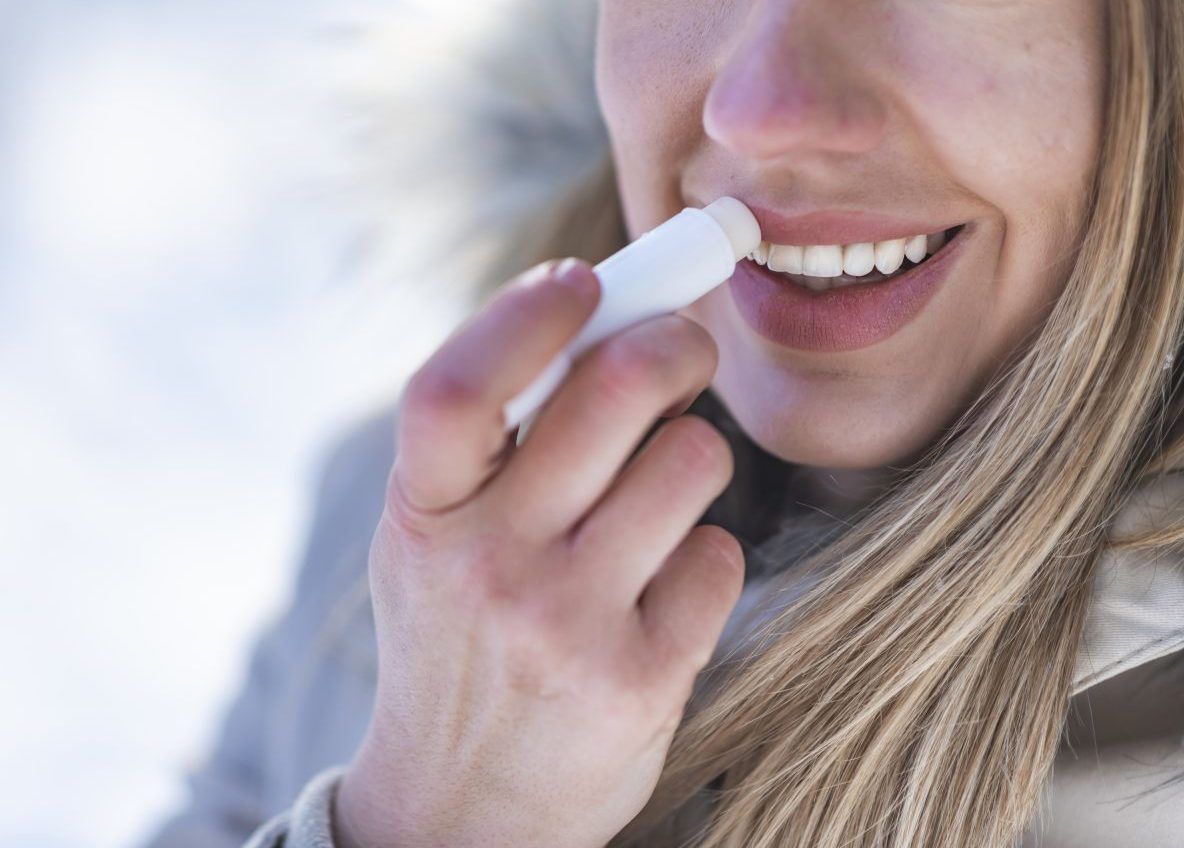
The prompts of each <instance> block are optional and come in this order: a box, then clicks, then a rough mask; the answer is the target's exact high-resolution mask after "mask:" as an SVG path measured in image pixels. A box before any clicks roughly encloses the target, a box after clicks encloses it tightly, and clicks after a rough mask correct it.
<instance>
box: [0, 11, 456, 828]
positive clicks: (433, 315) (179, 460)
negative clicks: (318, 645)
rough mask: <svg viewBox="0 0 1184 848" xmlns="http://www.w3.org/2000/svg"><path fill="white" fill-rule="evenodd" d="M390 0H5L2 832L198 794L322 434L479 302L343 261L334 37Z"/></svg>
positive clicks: (110, 819)
mask: <svg viewBox="0 0 1184 848" xmlns="http://www.w3.org/2000/svg"><path fill="white" fill-rule="evenodd" d="M394 5H396V0H391V2H388V3H385V4H380V3H373V2H372V3H369V4H367V6H365V7H361V6H359V5H358V4H356V3H351V4H346V3H342V2H331V0H284V2H280V0H140V2H135V0H74V1H73V2H71V0H23V2H21V0H15V2H12V1H11V0H0V72H2V77H0V410H2V415H0V467H2V468H3V480H4V485H3V487H2V488H0V516H2V518H0V569H3V575H2V576H3V581H4V591H3V592H2V593H0V622H2V624H0V628H2V630H0V633H2V636H3V638H0V665H2V667H3V668H4V669H5V672H6V674H7V681H6V685H5V686H4V687H3V691H4V695H3V697H0V728H2V730H0V762H2V763H3V764H4V768H3V770H2V771H0V792H2V793H3V794H2V797H3V798H4V802H3V804H0V844H3V845H12V846H18V845H21V846H25V845H28V846H34V845H35V846H45V847H46V848H59V846H60V847H61V848H81V846H88V848H107V846H117V845H126V844H129V843H132V842H134V841H135V840H137V839H139V838H141V837H142V836H144V835H145V833H146V830H147V829H148V828H150V827H151V825H152V823H153V822H154V821H155V820H156V819H157V818H158V817H159V816H160V815H161V814H162V813H164V812H165V811H166V810H167V809H168V808H170V807H171V806H172V805H173V804H175V803H177V802H178V801H179V800H180V798H181V797H182V796H181V793H182V790H183V787H182V783H181V775H182V772H183V770H184V768H185V767H186V765H187V764H188V763H189V762H190V760H191V759H192V758H194V757H196V756H197V755H198V754H199V753H200V752H201V751H202V750H203V748H204V746H205V744H206V743H207V742H208V740H209V737H210V734H212V732H213V730H214V728H215V726H216V722H217V720H218V718H219V715H220V710H221V707H222V706H223V704H224V703H225V701H226V699H227V698H228V697H229V695H230V694H231V692H232V690H233V688H234V687H235V686H236V685H237V683H238V680H239V675H240V674H241V672H242V670H243V663H244V660H245V654H244V649H245V647H246V646H247V644H248V643H249V640H250V638H251V637H252V636H253V634H254V633H255V632H256V630H257V629H258V627H259V626H261V624H262V622H263V621H264V619H265V617H266V616H268V615H270V614H271V613H272V612H273V611H274V610H275V609H277V608H278V606H279V605H280V604H281V603H282V602H283V600H284V598H285V593H286V591H287V587H288V580H289V578H290V577H291V571H292V568H293V566H294V561H295V557H296V554H297V552H298V550H299V547H300V545H301V543H302V541H303V531H304V527H303V522H304V521H305V519H306V518H307V511H308V508H309V506H310V494H311V491H310V484H311V480H312V478H311V475H312V472H313V471H314V470H315V467H316V465H315V463H316V461H317V460H318V459H319V457H320V451H321V450H323V449H324V448H325V447H326V445H327V444H328V442H329V440H330V439H331V438H332V437H333V436H334V435H335V434H336V433H338V432H340V430H341V428H342V427H344V426H345V425H346V424H347V422H349V421H350V420H353V419H354V418H355V417H356V416H357V415H359V414H362V413H363V412H365V411H366V410H368V409H370V408H371V407H373V406H374V405H375V404H378V403H381V402H382V401H383V400H384V399H386V398H387V397H389V395H390V393H391V392H392V391H393V390H394V389H395V388H396V387H397V385H398V382H399V381H400V380H401V379H403V378H404V377H405V376H406V374H407V373H409V370H410V369H411V367H413V366H414V365H416V364H417V363H418V362H419V361H422V358H423V357H424V356H426V355H427V353H428V352H430V350H431V349H432V348H433V347H434V346H435V344H436V343H438V341H439V340H440V339H441V338H442V337H443V335H444V333H445V332H446V330H447V328H449V327H450V326H452V325H453V324H454V322H455V321H456V320H458V318H459V317H460V316H459V313H457V312H456V311H455V309H456V307H455V306H454V305H450V304H436V303H432V302H431V301H429V300H428V299H427V298H426V296H425V297H424V298H423V300H422V302H420V301H409V300H398V299H397V298H392V299H390V300H389V301H385V302H383V303H381V304H376V303H375V302H374V300H373V298H374V293H373V292H372V291H365V290H362V289H361V288H359V287H351V286H350V284H349V273H348V263H347V262H346V261H345V260H344V259H343V257H344V256H346V255H347V254H348V252H349V246H350V239H351V237H352V234H353V229H352V228H353V222H352V221H351V220H350V216H349V210H348V206H347V205H345V204H342V203H341V202H340V197H338V196H337V195H336V194H335V190H334V188H333V185H334V178H335V175H336V174H337V171H338V165H339V158H340V157H341V155H342V147H343V145H342V140H341V137H340V134H339V133H338V132H335V128H334V126H333V121H332V120H330V119H329V118H328V117H327V114H326V110H325V109H324V108H323V107H324V100H325V97H326V95H327V94H329V93H330V92H329V89H330V88H331V83H332V79H333V74H332V71H331V68H332V66H333V63H334V62H335V61H336V58H335V52H336V51H337V50H338V49H339V48H340V44H335V43H334V42H335V39H334V38H333V37H332V33H333V32H335V31H336V32H338V33H340V31H341V30H340V26H341V24H342V23H343V22H350V21H354V20H357V19H359V18H364V17H365V16H366V15H368V14H372V13H373V12H374V11H375V8H379V7H383V8H379V11H381V12H384V13H385V12H389V11H390V9H391V8H392V7H393V6H394ZM326 33H329V37H326ZM339 40H340V39H336V41H339Z"/></svg>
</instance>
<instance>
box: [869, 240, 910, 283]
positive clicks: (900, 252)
mask: <svg viewBox="0 0 1184 848" xmlns="http://www.w3.org/2000/svg"><path fill="white" fill-rule="evenodd" d="M904 243H905V240H904V239H893V240H892V241H878V242H876V270H877V271H879V272H880V273H881V274H895V273H896V272H897V271H898V270H899V269H900V266H901V265H903V264H904Z"/></svg>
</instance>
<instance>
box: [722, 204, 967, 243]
mask: <svg viewBox="0 0 1184 848" xmlns="http://www.w3.org/2000/svg"><path fill="white" fill-rule="evenodd" d="M736 197H737V199H738V200H741V201H743V202H744V205H745V206H747V207H748V208H749V209H751V210H752V214H753V215H755V216H756V220H757V222H758V223H759V224H760V226H761V238H762V239H763V240H764V241H767V242H769V243H770V244H785V245H802V246H807V245H814V244H816V245H828V244H839V245H845V244H863V243H867V242H877V241H891V240H893V239H901V238H908V237H910V236H919V235H931V234H933V233H939V232H942V231H944V230H948V229H950V228H951V227H956V226H958V225H959V224H963V223H965V221H964V220H933V219H929V220H925V219H922V218H904V217H900V216H897V215H887V214H883V213H880V212H872V211H869V210H863V209H817V210H813V211H809V212H803V213H801V214H796V215H794V214H786V213H785V212H778V211H775V210H773V209H770V208H769V207H767V206H764V205H761V204H760V203H755V202H750V201H748V200H745V199H744V198H743V197H741V196H738V195H737V196H736Z"/></svg>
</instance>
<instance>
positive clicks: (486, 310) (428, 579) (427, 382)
mask: <svg viewBox="0 0 1184 848" xmlns="http://www.w3.org/2000/svg"><path fill="white" fill-rule="evenodd" d="M559 277H563V278H565V279H566V280H567V282H566V283H562V282H559V279H558V278H559ZM598 292H599V286H598V284H597V282H596V279H595V275H594V273H593V272H592V270H591V268H589V267H588V265H587V264H586V263H583V262H577V261H574V260H568V261H567V262H565V263H564V264H563V265H561V266H558V267H557V265H556V263H546V264H544V265H542V266H540V267H539V268H536V269H535V270H534V271H532V272H530V273H529V274H527V275H525V276H524V277H522V278H520V279H518V280H516V281H515V282H513V283H512V284H511V285H509V286H506V287H503V288H502V289H501V290H499V291H498V292H497V293H496V294H495V296H494V297H493V298H492V299H491V300H490V301H489V302H488V303H487V304H486V305H485V306H484V307H483V309H482V310H481V311H480V312H479V313H477V314H476V315H475V316H473V317H472V318H470V319H469V321H467V322H466V323H465V324H463V325H462V326H461V327H460V328H459V329H458V330H456V331H455V332H454V333H453V334H452V335H451V336H449V338H448V339H447V340H446V341H445V342H444V344H443V345H442V346H441V347H440V348H439V349H437V350H436V352H435V353H434V354H433V355H432V356H431V357H430V358H429V359H428V361H427V362H426V363H425V364H424V365H423V366H422V367H421V368H420V369H419V370H418V371H416V373H415V374H414V375H413V376H412V378H411V379H410V381H409V382H408V384H407V386H406V389H405V393H404V396H403V401H402V409H401V414H400V417H399V425H398V427H399V434H398V443H397V444H398V452H397V456H396V460H395V463H394V467H393V468H392V470H391V475H390V478H389V484H388V491H387V499H386V508H385V512H384V515H383V517H382V520H381V522H380V524H379V527H378V529H377V531H376V533H375V536H374V539H373V544H372V547H371V552H370V580H371V588H372V592H373V598H374V612H375V619H376V627H377V632H378V648H379V676H378V688H377V696H376V702H375V710H374V715H373V718H372V721H371V725H370V728H369V730H368V732H367V735H366V739H365V741H364V742H363V743H362V745H361V747H360V749H359V751H358V753H357V756H356V757H355V759H354V761H353V762H352V764H351V765H350V767H349V768H348V770H347V772H346V775H345V778H344V780H343V782H342V785H341V789H340V792H339V796H338V801H337V809H338V814H337V820H338V821H337V828H338V838H339V839H340V841H341V842H342V844H343V845H346V846H362V848H378V846H385V847H386V848H412V847H413V846H453V848H455V847H456V846H483V848H484V846H490V848H495V847H496V846H507V848H508V847H509V846H515V848H530V846H538V848H565V846H573V847H574V846H580V848H599V847H600V846H603V845H604V844H605V843H607V842H608V841H610V840H611V838H612V837H613V836H614V835H615V834H616V833H617V832H619V831H620V830H621V829H622V828H624V826H625V825H626V824H628V823H629V822H630V821H631V820H632V819H633V818H634V817H635V816H636V815H637V813H638V812H640V811H641V809H642V807H644V806H645V804H646V802H647V801H648V800H649V797H650V795H651V794H652V792H653V789H654V786H655V784H656V783H657V779H658V776H659V774H660V773H661V769H662V766H663V764H664V762H665V759H666V754H667V751H668V749H669V746H670V742H671V739H672V738H673V735H674V731H675V728H676V727H677V726H678V724H679V722H680V721H681V719H682V716H683V712H684V710H685V707H686V704H687V701H688V699H689V698H690V695H691V692H692V686H693V684H694V681H695V678H696V676H697V675H698V673H699V671H700V670H702V668H703V667H704V666H705V665H706V664H707V662H708V661H709V660H710V658H711V656H712V653H713V651H714V649H715V646H716V643H717V642H718V640H719V637H720V635H721V633H722V631H723V627H724V623H725V622H726V620H727V617H728V614H729V613H730V612H731V610H732V608H733V607H734V606H735V604H736V601H737V599H738V598H739V595H740V591H741V588H742V585H743V576H744V558H743V554H742V551H741V548H740V545H739V543H738V542H737V541H736V539H735V538H734V537H733V536H731V535H730V534H729V533H727V532H726V531H725V530H723V529H722V528H719V527H715V526H710V525H704V526H699V527H696V526H695V522H696V521H697V520H698V519H699V518H700V517H701V516H702V514H703V513H704V511H705V510H706V509H707V507H708V506H709V505H710V504H711V502H712V501H713V500H714V499H715V498H716V497H718V496H719V494H720V493H721V492H722V491H723V490H724V488H725V487H726V486H727V484H728V482H729V480H730V479H731V476H732V470H733V465H732V455H731V452H730V450H729V447H728V444H727V442H726V440H725V439H724V437H723V436H722V435H720V433H719V432H718V431H717V430H716V429H715V428H714V427H713V426H712V425H710V424H709V423H707V422H706V421H705V420H703V419H702V418H698V417H696V416H690V415H682V416H681V417H677V418H675V419H674V420H672V421H669V422H666V423H665V424H663V425H662V427H661V428H660V429H659V430H658V431H657V432H656V433H655V434H654V436H653V438H651V439H650V440H649V441H648V442H647V443H646V444H645V446H644V447H643V448H642V450H641V452H640V453H638V454H637V455H636V456H634V457H632V459H631V458H630V457H631V454H632V453H633V451H634V450H635V449H636V448H637V446H638V444H639V443H640V442H641V440H642V438H643V437H644V436H645V434H646V433H647V432H648V431H649V430H650V428H651V427H652V426H653V424H654V422H655V419H656V418H658V417H659V416H662V415H679V414H680V413H681V412H684V411H685V410H686V408H687V406H688V405H689V404H690V403H691V401H693V399H694V398H695V397H696V396H697V395H698V394H699V393H700V392H701V391H702V390H703V389H704V388H705V387H706V386H707V385H708V384H709V382H710V380H711V376H712V374H713V373H714V371H715V368H716V364H717V357H718V353H717V349H716V346H715V344H714V342H713V340H712V339H711V337H710V335H709V334H708V333H707V332H706V331H705V330H704V329H703V328H702V327H700V326H699V325H698V324H696V323H694V322H692V321H690V320H688V319H686V318H683V317H680V316H677V315H666V316H662V317H659V318H655V319H652V320H649V321H646V322H644V323H641V324H637V325H635V326H634V327H632V328H629V329H627V330H625V331H622V332H621V333H619V334H617V335H616V336H613V337H612V338H610V339H607V340H605V341H604V342H602V343H601V344H600V345H597V346H596V347H594V348H592V349H591V350H589V351H587V352H586V353H585V355H584V356H582V357H581V358H580V359H579V360H578V361H577V362H576V364H575V367H574V368H573V369H572V371H571V373H570V374H569V375H568V377H567V379H566V381H565V382H564V383H563V385H562V386H560V387H559V389H558V390H557V391H556V392H555V394H554V395H552V397H551V399H550V400H549V401H548V403H547V405H546V406H544V407H543V409H542V410H541V411H540V413H539V415H538V417H537V419H536V420H535V422H534V424H533V425H532V427H531V430H530V434H529V436H528V437H527V439H526V440H525V441H524V443H523V444H522V445H521V446H518V447H515V446H514V436H513V434H509V436H507V434H506V433H505V432H504V431H502V430H501V428H500V426H499V425H500V423H501V407H502V404H504V403H505V402H506V401H507V400H508V399H510V398H511V397H513V396H514V395H515V394H516V393H517V392H518V391H520V390H521V389H522V388H524V387H525V386H526V385H527V384H528V383H529V382H530V381H531V380H532V379H533V378H534V377H535V376H536V375H537V374H538V373H539V372H540V371H542V369H543V367H544V366H545V365H546V363H547V362H548V361H549V360H550V359H551V357H552V356H554V355H555V354H556V353H558V352H559V350H560V349H561V348H562V347H563V346H564V345H565V344H566V343H567V342H568V341H569V340H570V339H571V338H573V337H574V336H575V334H576V333H577V331H578V330H579V329H580V327H581V325H582V324H583V322H584V321H585V319H587V318H588V316H590V315H591V313H592V311H593V309H594V308H595V306H596V302H597V300H598V297H599V295H598ZM622 465H624V468H622Z"/></svg>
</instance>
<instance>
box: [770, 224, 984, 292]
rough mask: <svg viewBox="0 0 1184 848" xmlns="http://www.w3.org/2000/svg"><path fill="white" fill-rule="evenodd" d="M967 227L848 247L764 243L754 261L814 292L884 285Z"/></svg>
mask: <svg viewBox="0 0 1184 848" xmlns="http://www.w3.org/2000/svg"><path fill="white" fill-rule="evenodd" d="M960 229H961V226H958V227H951V228H950V229H948V230H941V231H939V232H936V233H929V234H921V235H916V236H910V237H907V238H898V239H888V240H885V241H877V242H859V243H856V244H848V245H838V244H832V245H784V244H770V243H769V242H767V241H766V242H761V244H760V246H759V247H757V249H756V250H754V251H753V252H752V253H750V254H749V255H748V259H749V260H750V261H752V262H755V263H756V264H757V265H760V266H762V267H765V268H768V269H769V270H770V271H774V272H776V273H779V274H782V275H783V276H785V277H786V279H787V280H788V281H789V282H792V283H796V284H798V285H802V286H806V287H807V288H810V289H811V290H813V291H826V290H828V289H833V288H841V287H843V286H850V285H859V284H868V283H879V282H884V281H885V280H890V279H892V278H893V277H894V276H896V275H898V274H904V273H907V272H908V271H910V270H912V269H913V268H915V267H917V266H918V265H921V264H923V263H924V262H925V261H926V260H927V259H928V257H930V256H932V255H933V254H935V253H937V252H938V251H939V250H941V249H942V247H943V246H945V244H946V242H948V241H949V240H950V239H952V238H953V237H954V236H956V235H957V233H958V231H959V230H960Z"/></svg>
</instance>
